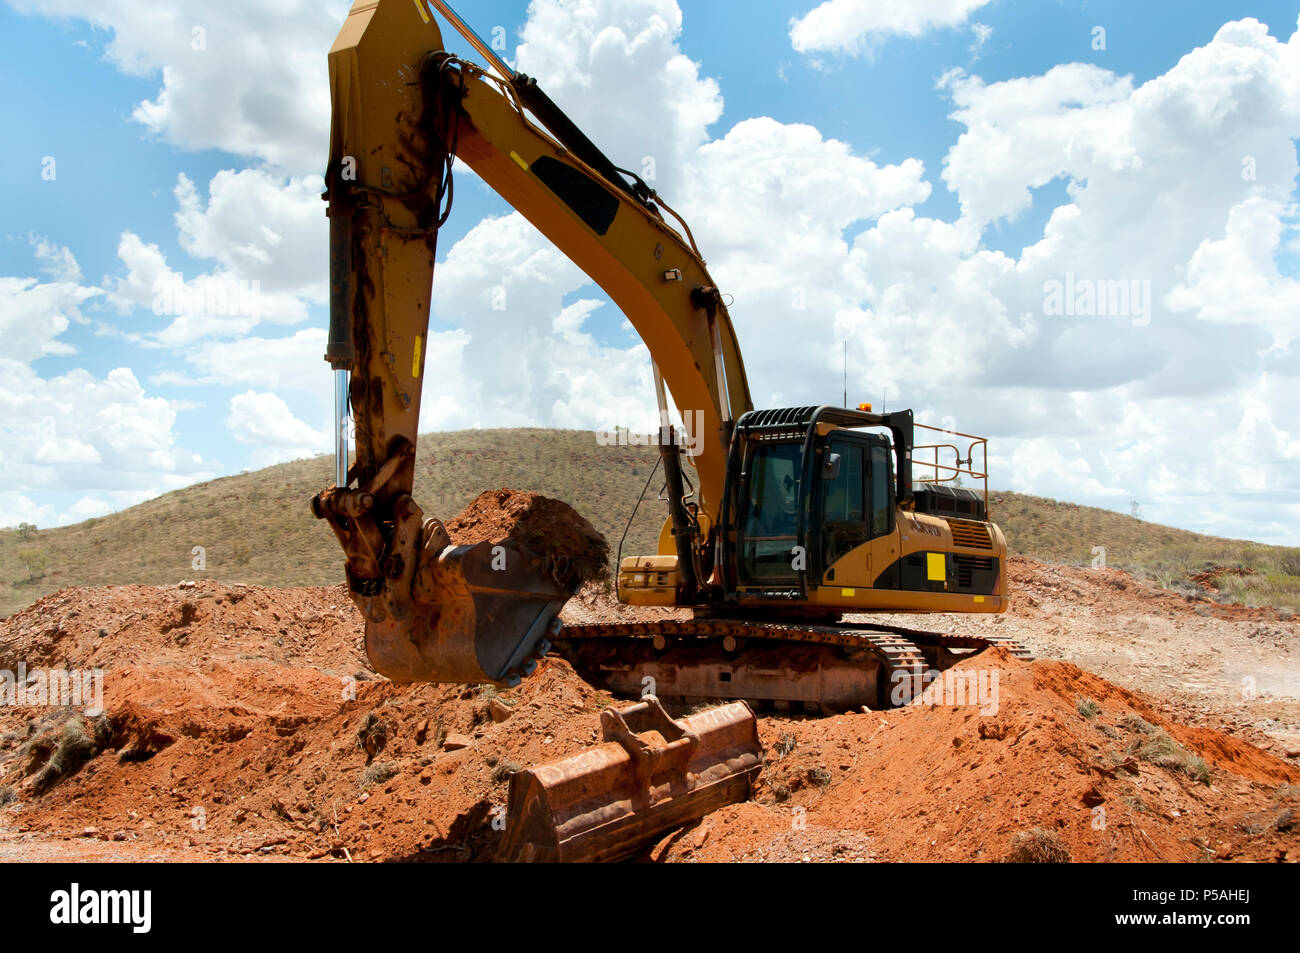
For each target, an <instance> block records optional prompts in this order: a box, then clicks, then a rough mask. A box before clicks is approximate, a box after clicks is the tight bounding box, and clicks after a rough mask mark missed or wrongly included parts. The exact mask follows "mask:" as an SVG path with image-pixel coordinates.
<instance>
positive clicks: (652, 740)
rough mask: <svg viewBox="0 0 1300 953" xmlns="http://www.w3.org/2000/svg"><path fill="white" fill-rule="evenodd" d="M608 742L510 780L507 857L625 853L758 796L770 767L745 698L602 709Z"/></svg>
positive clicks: (503, 854)
mask: <svg viewBox="0 0 1300 953" xmlns="http://www.w3.org/2000/svg"><path fill="white" fill-rule="evenodd" d="M600 724H601V730H602V734H603V741H602V743H601V744H599V745H597V746H596V747H594V748H591V749H590V750H588V751H584V752H583V753H582V754H578V755H574V756H573V757H571V758H565V759H564V760H562V761H556V762H554V763H552V764H544V765H541V766H539V767H535V768H530V769H528V770H525V771H519V772H517V773H516V774H515V775H514V776H513V777H512V778H511V779H510V793H509V802H508V806H507V809H506V830H505V838H504V840H503V841H502V844H501V847H500V849H499V851H498V853H497V860H498V861H505V862H521V861H535V862H556V861H559V862H570V861H619V860H626V859H628V858H630V857H633V856H635V855H636V854H637V853H639V852H640V851H642V850H644V849H645V848H646V847H648V846H650V845H651V844H653V843H654V842H655V841H657V840H659V839H660V838H661V837H662V836H663V835H664V834H665V833H666V832H668V831H670V830H672V829H673V828H676V827H680V826H681V825H683V824H688V823H690V822H691V821H694V820H698V819H699V818H701V817H703V816H704V815H706V814H710V813H712V812H713V811H716V810H717V809H718V808H720V807H723V806H724V805H727V804H735V803H738V802H741V801H746V800H748V799H749V795H750V791H751V789H752V786H753V782H754V779H755V777H756V776H757V775H758V772H759V771H760V770H761V769H762V766H763V748H762V745H761V744H759V741H758V722H757V720H756V719H755V718H754V713H753V711H751V710H750V708H749V706H748V705H746V704H745V703H744V702H732V703H731V704H728V705H722V706H719V707H717V708H711V709H709V710H708V711H703V712H700V713H699V714H696V715H691V716H689V717H687V718H683V719H681V720H680V721H675V720H673V719H672V718H670V717H669V716H668V713H667V712H665V711H664V710H663V707H662V706H661V705H660V704H659V700H658V699H657V698H655V697H654V696H649V697H647V698H645V699H643V700H642V701H641V702H639V703H637V704H635V705H633V706H632V707H630V708H627V709H625V710H623V711H621V712H617V711H613V710H610V709H607V710H605V711H603V712H601V715H600Z"/></svg>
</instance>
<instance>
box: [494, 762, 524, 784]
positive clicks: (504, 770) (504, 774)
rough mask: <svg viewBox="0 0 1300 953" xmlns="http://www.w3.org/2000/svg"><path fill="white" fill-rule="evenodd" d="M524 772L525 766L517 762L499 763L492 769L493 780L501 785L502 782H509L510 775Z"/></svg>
mask: <svg viewBox="0 0 1300 953" xmlns="http://www.w3.org/2000/svg"><path fill="white" fill-rule="evenodd" d="M522 770H523V765H521V764H519V763H518V762H517V761H499V762H497V765H496V767H494V768H493V769H492V780H493V781H495V782H497V783H498V784H501V783H502V782H505V781H509V780H510V775H512V774H514V773H515V772H516V771H522Z"/></svg>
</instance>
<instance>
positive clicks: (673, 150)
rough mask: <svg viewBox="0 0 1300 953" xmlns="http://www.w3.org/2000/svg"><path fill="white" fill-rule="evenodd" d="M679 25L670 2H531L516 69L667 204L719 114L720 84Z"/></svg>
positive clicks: (679, 17) (678, 14) (675, 8)
mask: <svg viewBox="0 0 1300 953" xmlns="http://www.w3.org/2000/svg"><path fill="white" fill-rule="evenodd" d="M681 29H682V13H681V10H680V8H679V7H678V6H677V3H676V0H578V2H561V0H533V2H532V3H531V4H530V5H529V7H528V21H527V23H526V24H525V25H524V28H523V33H522V42H521V43H520V45H519V47H518V48H517V50H516V59H517V61H518V62H517V66H518V68H519V70H520V71H522V72H524V73H527V74H529V75H530V76H533V77H535V78H536V79H537V80H538V82H539V84H540V85H541V87H542V88H543V89H544V90H546V93H547V95H549V96H550V97H551V98H552V99H553V100H555V102H556V103H558V104H559V105H560V106H561V107H562V108H563V109H564V110H565V111H566V112H567V113H568V114H569V115H570V117H571V118H572V119H573V120H574V121H575V122H576V123H577V124H578V127H579V128H581V129H582V130H583V131H584V132H585V133H586V134H587V136H588V138H590V139H591V140H592V141H593V142H595V143H596V145H597V146H599V147H601V148H602V149H604V150H605V151H606V153H607V154H608V155H609V156H610V158H611V159H612V160H613V161H614V163H615V164H616V165H621V166H622V167H623V168H626V169H629V170H630V171H632V172H635V173H637V174H638V175H640V176H642V177H643V178H645V179H646V181H647V182H648V183H649V185H650V186H651V188H655V189H662V190H663V191H664V194H665V195H666V196H668V197H669V201H672V196H674V195H676V194H677V192H678V190H679V189H680V187H681V185H682V183H683V181H684V176H683V172H684V165H685V163H686V162H687V161H688V160H689V158H690V156H691V155H692V153H693V152H694V151H695V149H696V148H697V147H698V146H699V145H701V144H702V143H703V142H705V141H706V139H707V138H708V127H709V126H710V125H712V124H713V123H714V122H716V121H717V120H718V118H719V117H720V116H721V115H722V94H721V92H720V91H719V88H718V83H717V81H716V80H714V79H711V78H708V77H702V76H701V75H700V70H699V66H698V64H696V63H695V62H694V61H693V60H691V59H690V58H689V57H687V56H686V55H685V54H683V53H682V51H681V50H680V49H679V48H678V46H677V38H678V36H679V35H680V33H681ZM595 92H599V93H600V95H593V93H595Z"/></svg>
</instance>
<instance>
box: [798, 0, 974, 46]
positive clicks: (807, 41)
mask: <svg viewBox="0 0 1300 953" xmlns="http://www.w3.org/2000/svg"><path fill="white" fill-rule="evenodd" d="M988 2H989V0H825V2H823V3H821V4H819V5H818V6H816V7H814V8H813V9H812V10H810V11H809V12H808V13H806V14H804V15H803V16H802V17H795V18H793V19H792V20H791V21H790V42H791V44H793V46H794V48H795V49H796V50H798V51H799V52H800V53H813V52H817V51H827V52H834V53H859V52H862V51H863V50H864V49H866V48H868V45H869V44H870V42H871V41H873V40H877V39H879V38H882V37H886V36H890V35H901V36H920V35H921V34H922V33H925V32H926V31H928V30H934V29H939V28H941V27H955V26H961V25H962V24H963V23H965V22H966V20H967V18H969V17H970V15H971V14H972V13H973V12H975V11H976V10H978V9H979V8H980V7H982V6H985V5H986V4H987V3H988ZM985 38H987V36H985ZM980 42H981V43H982V42H983V40H982V39H981V40H980Z"/></svg>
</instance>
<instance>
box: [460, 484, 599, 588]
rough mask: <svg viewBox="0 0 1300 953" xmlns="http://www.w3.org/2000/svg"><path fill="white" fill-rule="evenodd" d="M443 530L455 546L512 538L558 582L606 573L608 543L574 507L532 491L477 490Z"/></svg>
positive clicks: (579, 581)
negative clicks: (542, 561) (537, 557)
mask: <svg viewBox="0 0 1300 953" xmlns="http://www.w3.org/2000/svg"><path fill="white" fill-rule="evenodd" d="M446 526H447V532H448V533H449V534H450V535H451V540H452V542H453V543H456V544H457V545H459V546H465V545H471V544H474V543H483V542H490V543H503V542H506V541H512V542H514V543H517V544H518V545H521V546H526V547H527V548H529V549H531V550H532V551H533V552H535V553H537V554H538V555H540V556H542V557H543V558H544V559H545V560H546V561H547V564H548V567H549V569H550V571H551V572H552V574H553V575H554V576H555V578H556V581H557V582H559V583H560V585H562V586H565V587H566V588H567V587H569V586H576V585H580V584H582V583H584V582H588V581H590V580H595V579H603V578H605V577H606V576H607V575H608V574H609V543H607V542H606V541H605V537H604V536H602V535H601V534H600V533H599V532H598V531H597V529H596V528H595V527H594V526H592V525H591V524H590V523H588V522H587V521H586V520H585V519H583V518H582V516H580V515H579V514H578V512H577V510H575V509H574V508H573V507H571V506H569V504H567V503H564V502H561V501H560V500H553V499H550V498H549V497H545V496H541V495H540V494H537V493H529V492H526V491H522V490H489V491H487V492H485V493H480V494H479V495H478V496H476V497H475V498H474V499H473V501H471V502H470V504H469V506H467V507H465V509H464V510H462V511H461V512H460V514H459V515H458V516H456V517H455V518H454V519H452V520H451V521H449V522H448V523H447V524H446Z"/></svg>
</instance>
